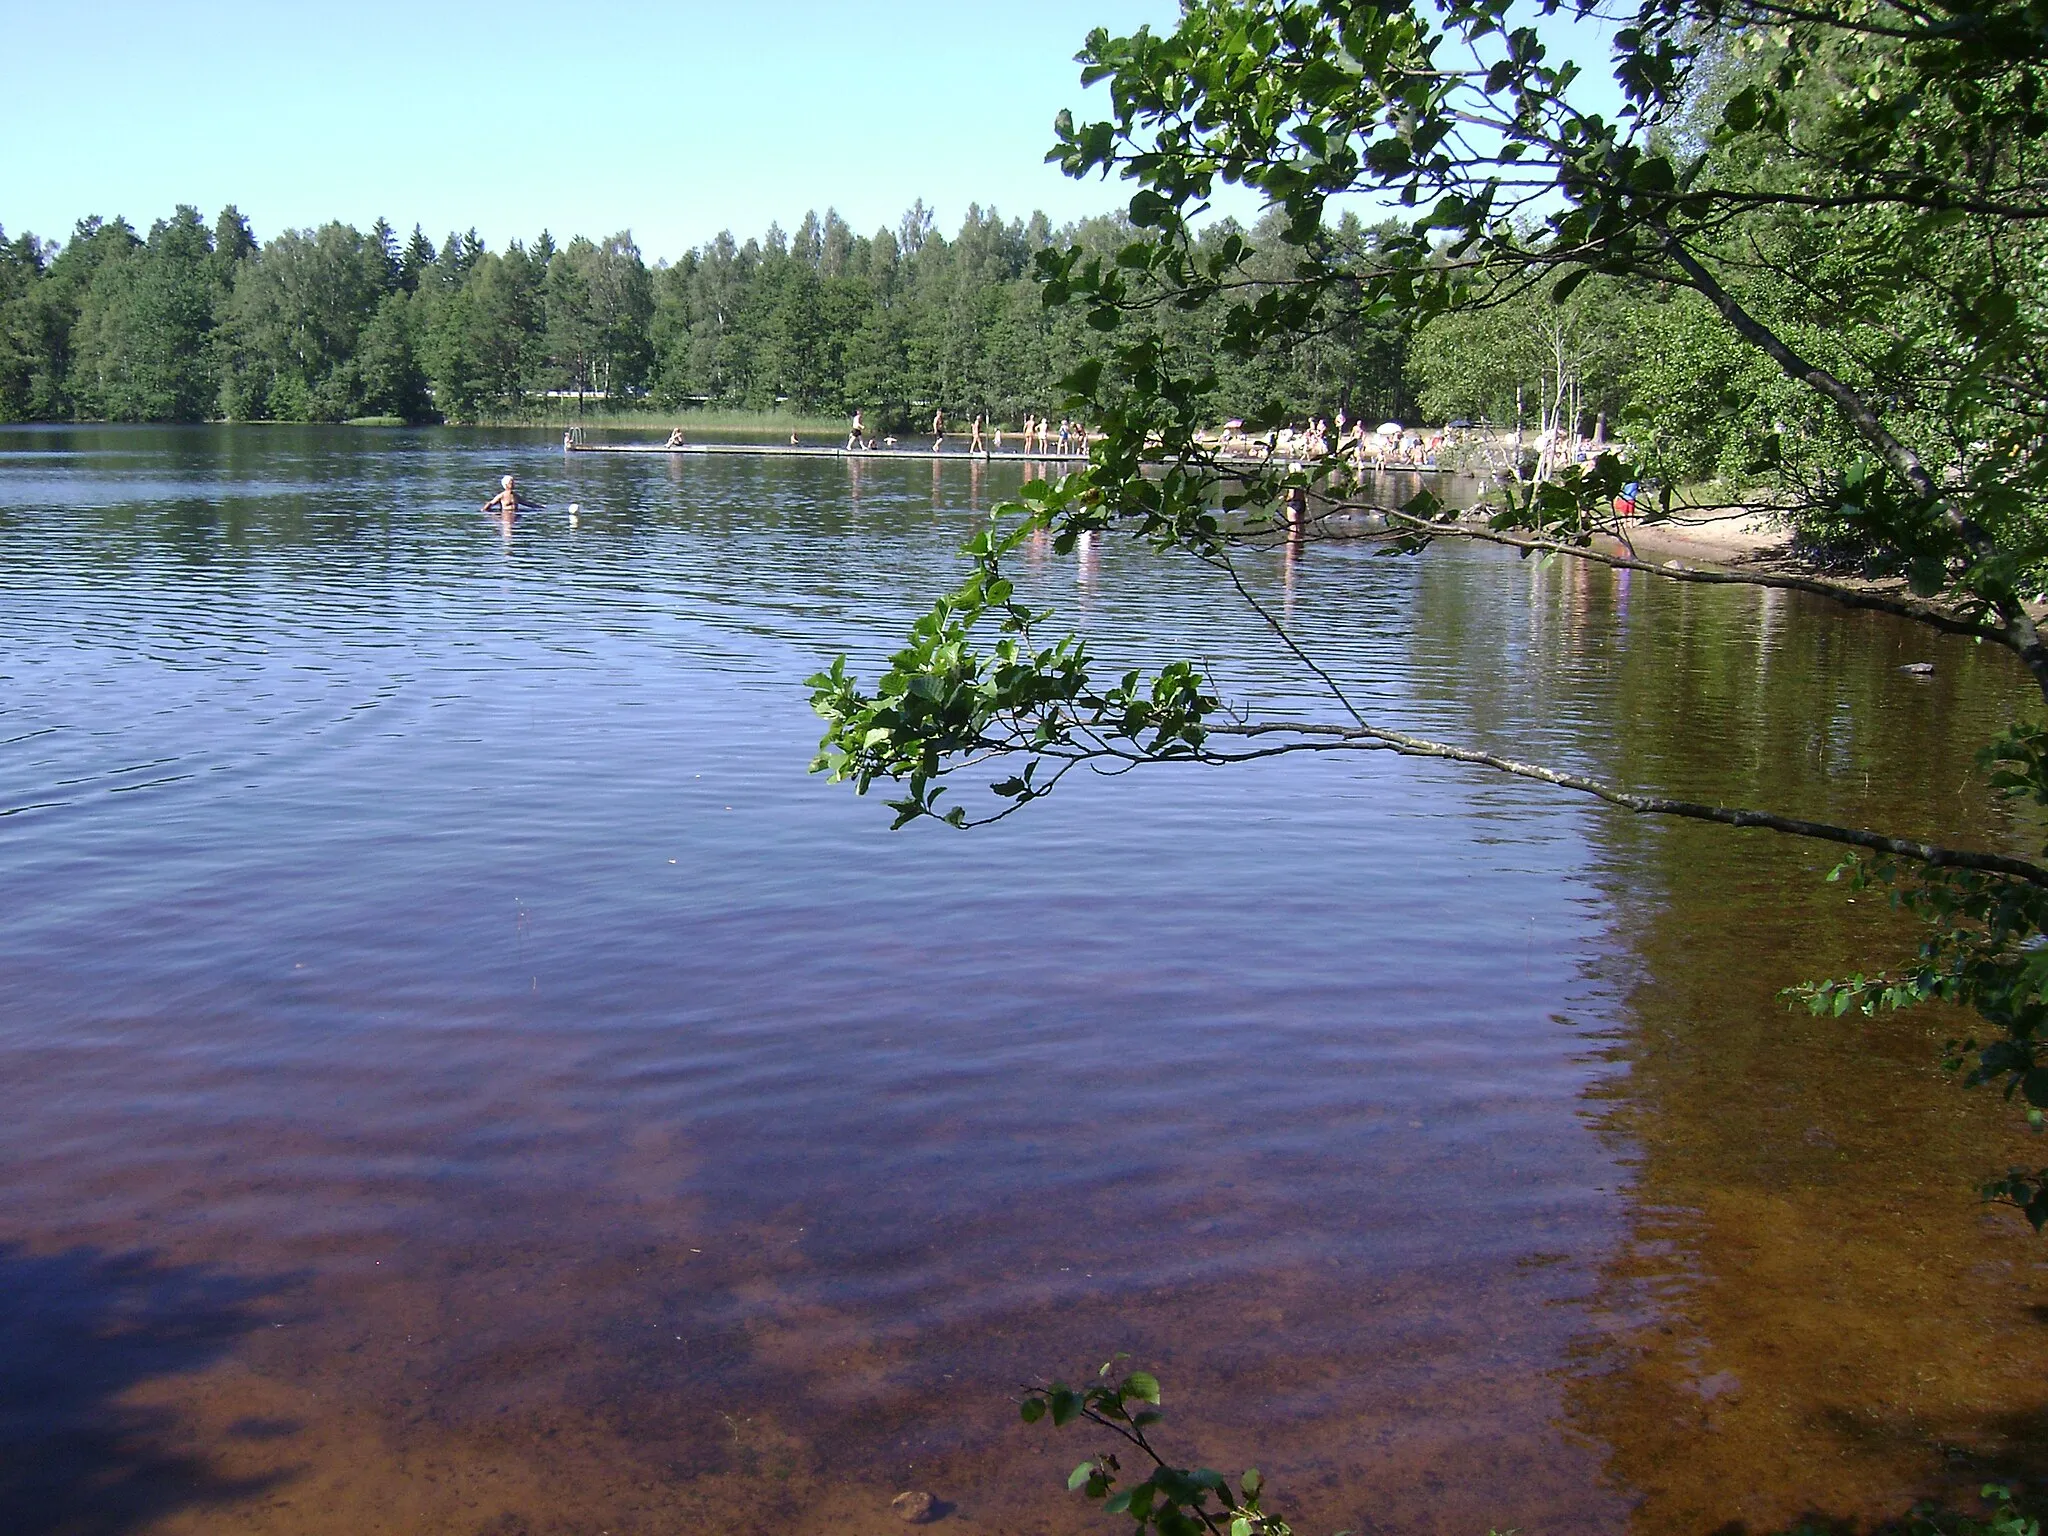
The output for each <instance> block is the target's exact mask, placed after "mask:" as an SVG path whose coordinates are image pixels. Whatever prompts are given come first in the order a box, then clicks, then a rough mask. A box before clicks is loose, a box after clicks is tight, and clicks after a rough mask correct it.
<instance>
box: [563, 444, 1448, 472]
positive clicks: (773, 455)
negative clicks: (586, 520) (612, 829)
mask: <svg viewBox="0 0 2048 1536" xmlns="http://www.w3.org/2000/svg"><path fill="white" fill-rule="evenodd" d="M563 448H564V449H565V451H567V452H569V453H637V454H663V455H675V454H682V455H685V456H690V455H695V456H699V457H703V458H709V457H712V456H713V455H717V454H735V455H739V456H741V457H746V458H759V459H907V460H911V461H913V462H918V463H925V464H938V463H945V464H952V463H962V464H1086V463H1087V462H1088V455H1087V454H1086V453H1027V452H1025V451H1023V450H1022V449H1017V448H998V449H992V450H990V451H988V452H986V453H971V452H969V451H968V450H967V449H965V448H962V449H959V450H957V451H951V452H949V451H946V450H944V449H941V450H940V451H938V452H936V453H934V452H933V451H932V450H931V449H929V448H828V447H825V446H822V445H816V444H813V445H805V444H803V443H683V444H681V445H680V446H678V447H674V448H671V447H669V446H668V445H667V444H666V443H565V444H563ZM1216 467H1217V468H1218V469H1270V468H1273V467H1275V461H1274V460H1271V459H1261V458H1252V457H1249V456H1246V455H1241V454H1233V455H1231V456H1230V457H1228V458H1218V459H1217V460H1216ZM1278 467H1281V468H1285V469H1303V468H1307V467H1309V466H1308V465H1307V464H1306V463H1304V462H1303V461H1302V460H1299V459H1285V458H1283V459H1281V460H1279V461H1278ZM1365 468H1366V469H1367V470H1368V471H1370V472H1373V473H1377V474H1389V475H1435V474H1442V473H1447V471H1443V470H1440V469H1438V468H1437V466H1436V465H1434V464H1368V465H1366V466H1365Z"/></svg>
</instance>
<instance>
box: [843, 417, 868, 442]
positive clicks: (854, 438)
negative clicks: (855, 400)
mask: <svg viewBox="0 0 2048 1536" xmlns="http://www.w3.org/2000/svg"><path fill="white" fill-rule="evenodd" d="M866 436H867V424H866V423H865V422H863V421H862V420H861V415H860V412H859V411H858V410H856V411H855V412H854V413H853V430H852V431H851V432H849V433H847V434H846V446H847V447H848V448H849V449H852V448H858V447H860V446H861V444H862V442H863V441H864V440H865V439H866Z"/></svg>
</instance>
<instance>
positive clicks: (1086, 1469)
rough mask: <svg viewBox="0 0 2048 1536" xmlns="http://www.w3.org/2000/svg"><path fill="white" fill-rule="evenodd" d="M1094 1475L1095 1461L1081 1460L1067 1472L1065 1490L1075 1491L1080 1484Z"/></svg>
mask: <svg viewBox="0 0 2048 1536" xmlns="http://www.w3.org/2000/svg"><path fill="white" fill-rule="evenodd" d="M1094 1475H1095V1463H1094V1462H1093V1461H1092V1460H1091V1461H1084V1462H1082V1463H1081V1465H1079V1466H1078V1467H1076V1468H1074V1470H1073V1471H1071V1472H1069V1473H1068V1474H1067V1492H1069V1493H1073V1492H1075V1491H1076V1490H1077V1489H1079V1488H1080V1486H1081V1485H1082V1484H1083V1483H1085V1482H1087V1481H1088V1479H1089V1478H1091V1477H1093V1476H1094Z"/></svg>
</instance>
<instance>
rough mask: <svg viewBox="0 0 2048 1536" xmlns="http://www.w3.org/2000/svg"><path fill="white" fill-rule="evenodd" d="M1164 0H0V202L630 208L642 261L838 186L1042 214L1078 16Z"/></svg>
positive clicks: (280, 218) (492, 235)
mask: <svg viewBox="0 0 2048 1536" xmlns="http://www.w3.org/2000/svg"><path fill="white" fill-rule="evenodd" d="M1176 13H1177V7H1176V6H1175V4H1174V3H1173V0H1029V3H1026V4H1020V5H1016V6H1009V5H1003V4H993V5H991V4H983V3H979V0H970V3H953V4H946V3H928V0H874V3H867V4H840V3H827V0H715V3H705V0H668V3H660V4H656V3H641V0H581V3H569V4H563V3H555V4H549V5H540V4H532V3H527V0H498V3H493V4H479V3H472V0H415V3H412V4H398V3H393V0H350V3H347V4H342V5H303V4H297V3H291V0H266V3H260V4H257V3H244V0H216V3H194V0H147V3H135V0H88V3H86V4H82V5H78V6H69V5H53V4H50V3H49V0H0V38H4V39H5V44H4V46H0V100H4V101H5V102H6V107H7V110H6V116H5V120H4V126H0V141H4V144H5V148H4V151H0V224H4V225H5V226H6V228H7V230H8V232H9V233H10V234H16V233H19V232H20V231H22V230H23V229H33V230H34V231H36V232H37V233H38V234H41V235H43V236H45V237H48V238H59V239H61V238H63V237H65V236H66V235H68V234H69V232H70V229H71V226H72V224H73V223H74V222H75V221H76V220H77V219H78V218H79V217H80V216H82V215H85V214H90V213H98V214H101V215H106V216H111V215H113V214H116V213H120V214H125V215H127V217H128V218H129V219H130V220H131V221H133V222H134V223H136V224H137V225H138V226H140V227H143V228H145V229H146V228H147V226H148V224H149V222H150V221H151V220H152V219H154V218H157V217H160V216H161V215H163V214H166V213H168V212H169V211H170V210H171V208H172V207H173V206H174V205H175V204H177V203H181V202H183V203H194V204H196V205H198V207H199V208H200V209H201V210H202V211H203V212H204V213H205V214H206V216H207V217H208V219H209V220H210V219H211V218H212V216H213V214H214V213H215V212H217V211H218V210H219V208H220V207H221V205H222V204H224V203H228V202H233V203H236V204H238V205H239V206H240V207H241V209H242V211H243V212H244V213H246V214H247V215H248V216H249V218H250V219H251V221H252V222H253V223H254V225H255V228H256V233H257V235H258V237H259V238H267V237H268V236H270V235H272V234H275V233H276V232H277V230H278V229H280V228H282V227H285V226H303V225H307V224H315V223H323V222H325V221H326V220H328V219H335V218H339V219H343V220H346V221H348V222H350V223H353V224H355V225H357V226H358V227H362V228H367V227H368V225H369V224H370V222H371V221H372V220H373V219H375V218H376V217H377V216H378V215H379V214H382V215H383V216H385V217H386V218H388V219H390V220H391V222H392V223H393V224H395V225H397V226H398V227H399V228H400V229H401V230H407V229H410V228H411V227H412V225H413V223H414V221H416V220H417V221H418V222H420V223H422V224H424V225H425V227H426V228H427V230H428V231H429V232H430V233H432V234H433V235H434V236H435V237H436V238H437V239H438V238H439V237H440V236H441V235H443V234H445V233H446V232H447V231H448V230H450V229H451V228H453V229H466V228H468V227H469V226H471V225H472V224H473V225H475V226H476V227H477V229H478V230H479V231H481V232H482V234H483V236H484V238H485V239H486V240H487V241H488V242H489V243H490V244H491V246H492V247H493V248H494V249H495V248H498V247H501V246H502V245H503V244H504V242H505V241H506V240H507V239H508V238H511V237H514V236H520V237H528V238H530V237H531V236H532V235H534V234H536V233H538V232H539V231H540V230H541V229H542V228H543V227H545V228H548V229H550V230H552V231H553V232H554V233H555V234H556V236H557V237H566V236H567V235H569V234H575V233H581V234H587V235H591V236H593V237H596V236H602V235H605V234H609V233H611V232H613V231H615V230H618V229H623V228H630V229H631V230H632V231H633V233H634V235H635V237H636V238H637V239H638V240H639V242H640V244H641V247H642V249H643V250H644V251H645V252H646V253H647V255H648V257H649V259H650V260H651V259H653V258H655V257H658V256H667V257H671V258H673V257H674V256H676V255H678V254H679V253H680V252H682V251H683V250H684V249H686V248H688V247H689V246H692V245H695V244H698V243H701V242H702V241H704V240H705V239H707V238H709V237H710V236H712V235H714V234H716V233H717V232H718V231H719V230H720V229H723V228H728V227H730V228H731V229H733V230H734V231H736V232H737V233H738V234H739V235H740V236H741V237H742V238H744V237H745V236H747V235H749V234H757V233H759V232H760V231H761V230H763V229H765V228H766V227H767V225H768V223H769V221H770V220H780V221H781V223H782V225H783V227H784V228H786V229H787V228H793V227H794V226H795V225H796V224H797V223H798V222H799V221H800V220H801V219H802V217H803V215H804V212H805V210H806V209H809V208H817V209H819V210H820V211H821V212H822V211H823V209H824V208H825V207H826V206H828V205H835V206H837V207H838V209H839V210H840V212H841V214H842V215H843V216H844V217H845V218H846V219H847V220H848V221H849V222H850V223H852V224H853V225H854V227H855V228H856V229H858V230H861V231H862V232H864V233H865V232H872V231H873V230H874V229H876V228H878V227H880V226H882V225H884V224H888V225H894V224H895V222H896V220H897V219H898V217H899V216H900V215H901V214H902V212H903V210H904V209H905V208H907V207H908V206H909V205H910V203H911V201H912V199H914V198H918V197H922V198H923V199H924V200H925V201H926V203H928V204H930V205H932V206H934V207H936V208H937V209H938V213H939V222H940V225H941V227H942V228H945V229H948V230H950V229H952V228H954V227H957V225H958V223H959V220H960V217H961V215H962V214H963V213H964V212H965V210H966V207H967V205H968V203H970V202H979V203H981V204H983V205H984V206H987V205H988V204H990V203H993V204H995V205H996V206H997V207H999V208H1000V209H1001V210H1002V211H1003V212H1004V213H1005V214H1028V213H1030V212H1031V210H1032V209H1033V208H1043V209H1045V210H1046V212H1048V213H1049V214H1051V215H1052V217H1053V219H1054V222H1055V223H1057V222H1061V221H1063V220H1065V219H1068V218H1072V217H1077V216H1079V215H1082V214H1087V213H1096V212H1101V211H1103V210H1104V209H1106V208H1109V207H1113V206H1115V205H1116V204H1117V203H1118V202H1119V201H1120V197H1119V195H1118V192H1117V190H1116V189H1115V188H1114V187H1105V186H1103V185H1102V184H1100V183H1099V182H1098V183H1095V184H1092V185H1089V186H1081V185H1078V184H1076V183H1073V182H1070V181H1067V180H1066V179H1065V178H1064V177H1062V176H1060V175H1059V173H1058V172H1057V171H1055V170H1054V169H1053V168H1051V167H1050V166H1047V165H1045V164H1044V163H1043V156H1044V154H1045V151H1046V148H1047V146H1048V145H1049V144H1050V143H1051V140H1052V129H1051V123H1052V118H1053V114H1054V113H1055V112H1057V111H1058V110H1059V109H1060V108H1061V107H1062V106H1073V107H1075V108H1077V109H1079V108H1080V107H1081V106H1082V105H1083V101H1084V97H1083V93H1082V92H1081V90H1080V86H1079V73H1080V72H1079V67H1078V66H1077V65H1075V64H1074V62H1073V55H1074V53H1075V52H1076V51H1077V50H1078V49H1079V47H1080V45H1081V43H1082V41H1083V39H1084V38H1085V37H1086V36H1087V34H1088V31H1089V29H1090V28H1091V27H1095V26H1108V27H1111V28H1113V29H1119V30H1125V31H1128V30H1131V29H1134V28H1135V27H1136V26H1137V25H1138V24H1139V23H1141V22H1145V21H1150V22H1152V23H1153V24H1154V25H1155V27H1156V26H1160V25H1166V26H1170V25H1171V24H1172V21H1173V18H1174V16H1175V15H1176Z"/></svg>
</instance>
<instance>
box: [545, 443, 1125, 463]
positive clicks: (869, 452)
mask: <svg viewBox="0 0 2048 1536" xmlns="http://www.w3.org/2000/svg"><path fill="white" fill-rule="evenodd" d="M563 446H564V448H565V449H566V450H567V451H568V452H570V453H659V454H678V453H680V454H700V455H704V456H707V457H708V456H710V455H712V454H741V455H745V456H747V457H750V458H763V459H917V460H922V461H924V462H926V463H936V462H938V461H940V460H944V461H946V462H948V463H950V462H952V461H953V460H955V459H957V460H959V461H960V462H961V463H963V464H999V463H1000V464H1007V463H1010V462H1013V461H1014V462H1016V463H1018V464H1086V463H1087V462H1088V455H1087V454H1085V453H1025V452H1022V451H1020V450H1018V449H1014V448H1002V449H995V450H991V451H990V452H987V453H971V452H969V451H968V450H967V449H965V448H961V449H958V450H956V451H952V452H948V451H946V450H944V449H941V450H939V451H938V452H936V453H934V452H933V451H932V450H931V449H929V448H826V447H822V446H816V445H811V446H806V445H805V444H802V443H683V444H681V445H679V446H677V447H674V448H671V447H669V446H668V445H667V444H665V443H566V444H564V445H563Z"/></svg>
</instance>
